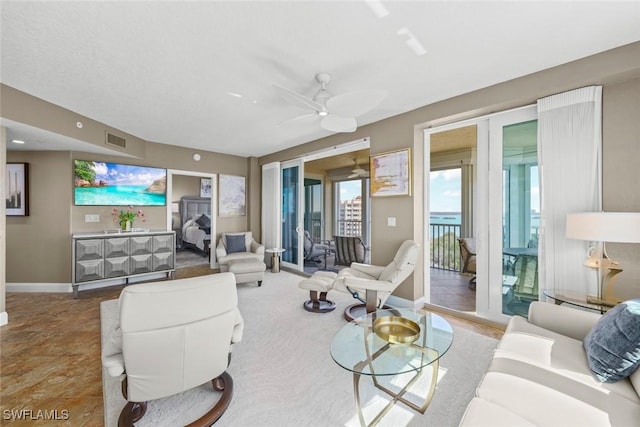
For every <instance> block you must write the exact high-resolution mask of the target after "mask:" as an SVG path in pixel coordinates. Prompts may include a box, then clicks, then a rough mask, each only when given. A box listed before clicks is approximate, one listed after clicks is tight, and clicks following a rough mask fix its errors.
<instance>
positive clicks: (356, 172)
mask: <svg viewBox="0 0 640 427" xmlns="http://www.w3.org/2000/svg"><path fill="white" fill-rule="evenodd" d="M353 163H355V166H356V167H355V169H352V170H351V172H352V173H351V175H349V176H348V177H347V178H358V177H359V178H368V177H369V171H368V170H365V169H362V168H361V167H360V166H358V161H357V160H356V159H353Z"/></svg>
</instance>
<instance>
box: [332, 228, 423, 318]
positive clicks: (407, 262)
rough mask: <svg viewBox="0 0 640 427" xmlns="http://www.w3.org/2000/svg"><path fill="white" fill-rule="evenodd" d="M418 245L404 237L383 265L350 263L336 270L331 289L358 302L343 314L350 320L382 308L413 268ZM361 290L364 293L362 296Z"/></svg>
mask: <svg viewBox="0 0 640 427" xmlns="http://www.w3.org/2000/svg"><path fill="white" fill-rule="evenodd" d="M419 251H420V245H418V243H417V242H415V241H413V240H405V241H404V242H402V244H401V245H400V248H399V249H398V251H397V252H396V255H395V256H394V257H393V260H392V261H391V262H390V263H389V264H388V265H386V266H377V265H369V264H361V263H357V262H354V263H352V264H351V267H349V268H344V269H342V270H340V272H338V275H337V277H336V279H335V281H334V284H333V288H334V289H337V290H339V291H343V292H348V293H350V294H351V295H353V297H354V298H357V299H358V300H360V301H362V304H358V303H356V304H354V305H351V306H349V307H347V308H346V309H345V311H344V317H345V318H346V319H347V320H349V321H351V320H353V319H354V318H356V317H358V316H360V315H363V314H364V313H365V312H364V311H363V309H365V308H366V313H370V312H372V311H375V309H376V308H383V307H384V306H385V302H386V301H387V298H389V295H391V293H392V292H393V291H394V290H395V289H396V288H397V287H398V286H399V285H400V284H401V283H402V282H403V281H404V280H405V279H406V278H407V277H409V275H411V273H413V270H414V269H415V267H416V262H417V260H418V253H419ZM361 293H364V294H365V298H364V299H363V298H362V296H361Z"/></svg>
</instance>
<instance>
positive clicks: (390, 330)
mask: <svg viewBox="0 0 640 427" xmlns="http://www.w3.org/2000/svg"><path fill="white" fill-rule="evenodd" d="M373 331H374V332H375V333H376V335H377V336H379V337H380V338H382V339H383V340H385V341H388V342H390V343H394V344H410V343H412V342H414V341H415V340H417V339H418V336H419V335H420V326H419V325H418V324H417V323H416V322H414V321H413V320H409V319H405V318H404V317H399V316H382V317H378V318H376V319H375V320H374V321H373Z"/></svg>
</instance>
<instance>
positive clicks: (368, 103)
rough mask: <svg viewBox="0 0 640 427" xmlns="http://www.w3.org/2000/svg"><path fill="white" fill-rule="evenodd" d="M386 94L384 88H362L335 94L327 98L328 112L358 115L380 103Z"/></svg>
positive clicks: (349, 115) (350, 115)
mask: <svg viewBox="0 0 640 427" xmlns="http://www.w3.org/2000/svg"><path fill="white" fill-rule="evenodd" d="M386 96H387V91H385V90H362V91H355V92H347V93H343V94H342V95H336V96H334V97H332V98H329V100H327V110H329V113H330V114H337V115H339V116H347V117H358V116H360V115H362V114H364V113H366V112H367V111H369V110H371V109H373V108H374V107H375V106H376V105H378V104H380V103H381V102H382V100H383V99H384V98H385V97H386Z"/></svg>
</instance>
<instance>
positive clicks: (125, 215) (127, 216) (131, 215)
mask: <svg viewBox="0 0 640 427" xmlns="http://www.w3.org/2000/svg"><path fill="white" fill-rule="evenodd" d="M111 217H112V218H113V222H114V223H117V224H119V225H120V228H121V229H122V230H127V223H129V227H131V226H133V221H134V220H135V219H137V218H142V222H146V221H147V220H146V218H145V217H144V213H143V212H142V209H138V210H137V211H134V210H133V206H128V207H127V210H126V211H125V210H122V209H118V208H113V210H112V211H111Z"/></svg>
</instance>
